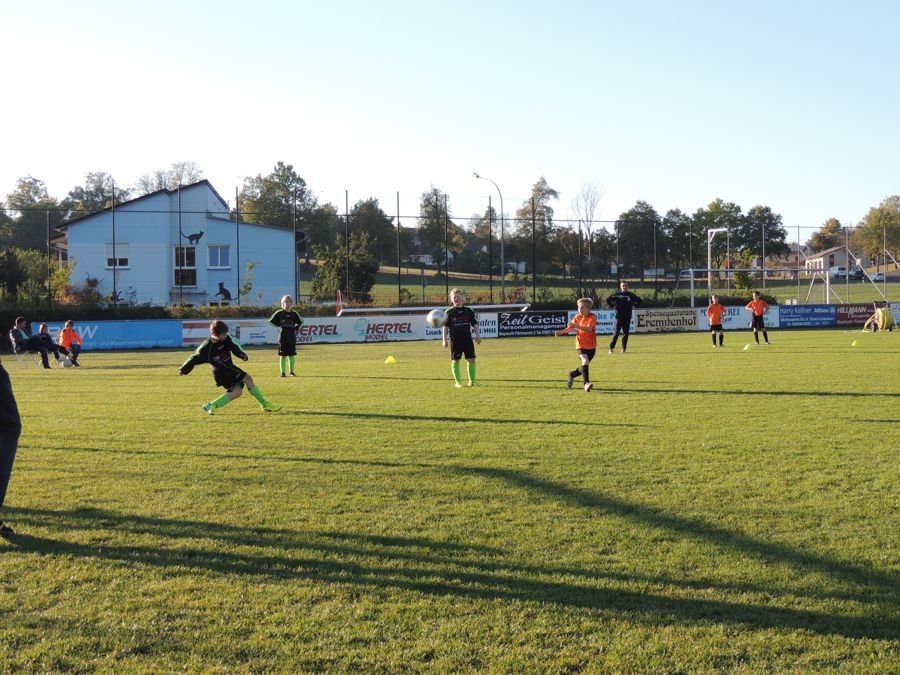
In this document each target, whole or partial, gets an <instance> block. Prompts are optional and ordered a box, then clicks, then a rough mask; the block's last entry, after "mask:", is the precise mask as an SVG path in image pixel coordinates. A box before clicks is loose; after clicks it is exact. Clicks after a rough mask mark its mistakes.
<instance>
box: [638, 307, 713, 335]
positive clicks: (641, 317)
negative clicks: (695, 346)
mask: <svg viewBox="0 0 900 675" xmlns="http://www.w3.org/2000/svg"><path fill="white" fill-rule="evenodd" d="M635 320H636V322H637V327H636V332H638V333H663V332H665V333H668V332H670V331H694V330H697V321H698V317H697V310H696V309H693V308H690V307H686V308H677V307H674V308H672V309H646V310H645V309H639V310H637V313H636V315H635Z"/></svg>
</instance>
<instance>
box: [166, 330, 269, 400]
mask: <svg viewBox="0 0 900 675" xmlns="http://www.w3.org/2000/svg"><path fill="white" fill-rule="evenodd" d="M232 354H234V355H235V356H237V357H238V358H239V359H242V360H243V361H246V360H248V359H249V358H250V357H249V356H247V354H246V352H244V350H243V349H242V348H241V345H239V344H238V343H237V341H236V340H233V339H232V338H231V336H230V335H229V334H228V325H227V324H226V323H225V322H224V321H213V322H212V323H211V324H210V325H209V339H208V340H206V341H204V342H203V344H202V345H200V346H199V347H198V348H197V351H195V352H194V353H193V354H191V356H190V358H188V360H187V361H185V362H184V363H183V364H182V366H181V368H179V369H178V374H179V375H187V374H188V373H189V372H191V371H192V370H193V369H194V366H196V365H198V364H200V363H208V364H209V365H211V366H212V370H213V377H214V378H215V380H216V385H217V386H219V387H224V388H225V393H224V394H222V395H221V396H220V397H219V398H217V399H216V400H214V401H210V402H209V403H206V404H204V405H203V412H205V413H206V414H207V415H212V414H213V410H215V409H216V408H221V407H223V406H226V405H228V404H229V403H231V402H232V401H233V400H234V399H236V398H237V397H238V396H240V395H241V393H242V389H243V388H244V387H245V386H246V387H247V391H249V392H250V395H251V396H253V398H255V399H256V400H257V401H258V402H259V407H260V408H262V409H263V410H265V411H266V412H278V411H279V410H281V406H280V405H278V404H277V403H269V402H268V401H267V400H266V397H265V396H263V393H262V392H261V391H260V390H259V387H257V386H256V385H255V384H253V378H252V377H250V375H249V373H246V372H244V371H243V370H241V369H240V368H238V367H237V366H236V365H234V361H233V360H232V358H231V355H232Z"/></svg>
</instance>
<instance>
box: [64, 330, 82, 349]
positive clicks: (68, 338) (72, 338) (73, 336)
mask: <svg viewBox="0 0 900 675" xmlns="http://www.w3.org/2000/svg"><path fill="white" fill-rule="evenodd" d="M73 342H77V343H78V344H79V345H80V344H82V342H81V336H80V335H79V334H78V333H76V332H75V330H74V329H72V328H63V329H62V330H61V331H59V344H60V346H61V347H65V348H66V349H70V348H71V347H72V343H73Z"/></svg>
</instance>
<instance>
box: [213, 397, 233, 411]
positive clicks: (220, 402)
mask: <svg viewBox="0 0 900 675" xmlns="http://www.w3.org/2000/svg"><path fill="white" fill-rule="evenodd" d="M229 403H231V398H229V396H228V394H222V395H221V396H220V397H219V398H217V399H216V400H215V401H210V402H209V407H210V408H212V409H213V410H216V409H217V408H224V407H225V406H226V405H228V404H229Z"/></svg>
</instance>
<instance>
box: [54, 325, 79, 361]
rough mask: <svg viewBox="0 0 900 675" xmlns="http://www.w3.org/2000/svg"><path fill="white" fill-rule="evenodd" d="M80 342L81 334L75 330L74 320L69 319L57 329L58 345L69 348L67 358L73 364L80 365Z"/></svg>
mask: <svg viewBox="0 0 900 675" xmlns="http://www.w3.org/2000/svg"><path fill="white" fill-rule="evenodd" d="M82 344H83V341H82V339H81V336H80V335H79V334H78V333H76V332H75V322H74V321H72V320H71V319H69V320H68V321H66V323H65V325H64V326H63V329H62V330H61V331H59V346H60V347H65V348H66V349H68V350H69V354H70V356H69V360H70V361H71V362H72V365H73V366H80V365H81V364H80V363H78V355H79V354H80V353H81V345H82Z"/></svg>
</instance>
